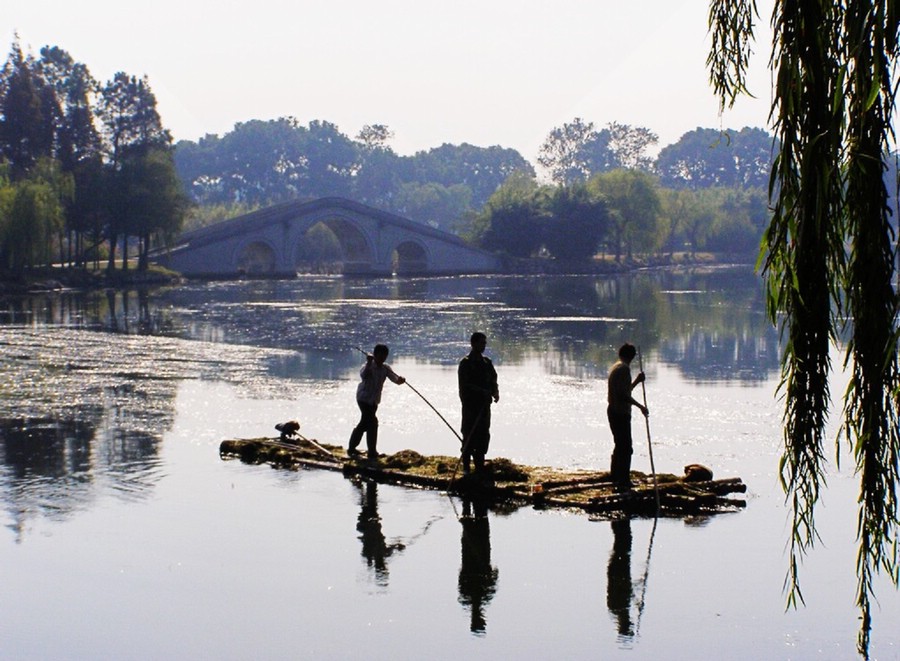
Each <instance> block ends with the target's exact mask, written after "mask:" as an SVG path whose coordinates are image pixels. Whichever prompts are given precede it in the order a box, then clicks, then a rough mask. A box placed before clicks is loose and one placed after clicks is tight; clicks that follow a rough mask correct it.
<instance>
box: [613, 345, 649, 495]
mask: <svg viewBox="0 0 900 661" xmlns="http://www.w3.org/2000/svg"><path fill="white" fill-rule="evenodd" d="M636 355H637V349H635V348H634V345H633V344H629V343H628V342H626V343H625V344H623V345H622V346H621V347H620V348H619V360H618V361H617V362H616V364H615V365H613V366H612V368H611V369H610V370H609V379H608V387H609V390H608V392H607V407H606V416H607V418H608V419H609V428H610V430H611V431H612V434H613V444H614V447H613V453H612V459H611V462H610V467H609V472H610V477H611V478H612V480H613V482H615V483H616V484H618V485H619V486H622V487H630V486H631V454H632V452H633V450H632V447H631V407H632V406H637V407H638V408H639V409H640V410H641V413H643V414H644V415H645V416H647V415H650V411H649V410H648V409H647V407H646V406H644V405H643V404H641V403H640V402H638V401H637V400H636V399H635V398H634V397H632V396H631V391H632V390H633V389H634V387H635V386H636V385H638V384H639V383H642V382H643V381H644V379H645V378H646V377H645V376H644V373H643V372H640V373H639V374H638V375H637V377H635V379H634V381H632V380H631V361H632V360H634V357H635V356H636Z"/></svg>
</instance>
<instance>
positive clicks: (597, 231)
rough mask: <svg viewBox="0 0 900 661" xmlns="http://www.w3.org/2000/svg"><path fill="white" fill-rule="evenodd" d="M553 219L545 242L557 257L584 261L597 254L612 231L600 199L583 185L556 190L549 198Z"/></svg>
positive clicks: (548, 205) (548, 208)
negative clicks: (601, 244)
mask: <svg viewBox="0 0 900 661" xmlns="http://www.w3.org/2000/svg"><path fill="white" fill-rule="evenodd" d="M547 211H548V212H549V214H550V216H551V220H550V223H549V227H548V228H547V231H546V233H545V239H544V243H545V245H546V246H547V249H548V250H549V251H550V254H552V255H553V256H554V257H556V258H557V259H559V260H561V261H566V262H583V261H585V260H588V259H590V258H591V257H593V256H594V255H595V254H596V253H597V248H598V246H599V245H600V241H601V239H603V238H604V237H605V236H606V234H607V231H608V229H609V221H610V215H609V212H608V209H607V206H606V202H605V201H604V200H603V198H602V197H601V196H597V195H593V194H592V193H591V191H590V190H589V189H588V187H587V185H586V184H584V183H577V184H572V185H571V186H566V187H562V186H560V187H557V188H555V189H554V190H553V191H552V192H551V193H550V195H548V197H547Z"/></svg>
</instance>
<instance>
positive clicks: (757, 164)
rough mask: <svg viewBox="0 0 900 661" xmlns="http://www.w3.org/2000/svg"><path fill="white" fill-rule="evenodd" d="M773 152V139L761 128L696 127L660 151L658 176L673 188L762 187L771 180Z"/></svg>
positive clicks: (664, 183)
mask: <svg viewBox="0 0 900 661" xmlns="http://www.w3.org/2000/svg"><path fill="white" fill-rule="evenodd" d="M772 150H773V144H772V137H771V136H770V135H769V134H768V133H766V132H765V131H764V130H762V129H757V128H743V129H741V130H740V131H734V130H731V129H729V130H727V131H724V132H723V131H719V130H716V129H701V128H697V129H694V130H693V131H690V132H688V133H685V134H684V135H682V136H681V138H680V139H679V140H678V142H676V143H675V144H672V145H669V146H667V147H664V148H663V149H662V150H661V151H660V153H659V156H658V157H657V159H656V173H657V174H658V175H659V178H660V183H661V184H662V185H663V186H667V187H670V188H694V189H697V188H708V187H712V186H718V187H726V188H735V187H745V188H762V187H765V186H766V185H767V184H768V181H769V174H770V173H771V169H772V160H773V151H772Z"/></svg>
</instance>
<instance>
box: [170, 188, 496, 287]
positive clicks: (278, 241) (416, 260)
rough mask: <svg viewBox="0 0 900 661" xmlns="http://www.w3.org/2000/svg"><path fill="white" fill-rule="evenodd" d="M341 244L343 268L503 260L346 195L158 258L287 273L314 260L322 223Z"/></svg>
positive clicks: (468, 265) (191, 240)
mask: <svg viewBox="0 0 900 661" xmlns="http://www.w3.org/2000/svg"><path fill="white" fill-rule="evenodd" d="M320 223H321V224H322V225H324V227H326V228H328V230H330V231H331V232H332V233H333V234H334V237H335V238H336V239H337V242H338V243H339V244H340V252H341V256H340V260H339V261H341V262H342V264H343V267H342V270H343V272H344V273H345V274H359V275H391V274H392V273H397V274H456V273H488V272H493V271H497V270H499V268H500V263H499V259H498V258H497V256H496V255H493V254H491V253H489V252H486V251H484V250H480V249H478V248H473V247H471V246H469V245H468V244H466V243H465V242H464V241H463V240H462V239H460V238H459V237H458V236H456V235H454V234H449V233H447V232H443V231H440V230H437V229H434V228H432V227H429V226H427V225H423V224H421V223H417V222H414V221H412V220H409V219H408V218H403V217H402V216H397V215H395V214H392V213H388V212H386V211H381V210H379V209H375V208H372V207H368V206H366V205H364V204H360V203H358V202H353V201H352V200H347V199H344V198H334V197H326V198H320V199H317V200H312V201H306V202H287V203H284V204H279V205H276V206H272V207H268V208H265V209H260V210H258V211H254V212H252V213H249V214H246V215H244V216H238V217H236V218H231V219H229V220H225V221H222V222H219V223H216V224H214V225H210V226H207V227H204V228H201V229H198V230H195V231H192V232H187V233H185V234H183V235H182V236H181V237H180V239H179V240H178V242H177V243H176V245H175V247H174V248H173V249H172V250H170V251H169V252H168V254H167V255H166V256H165V257H161V258H160V260H159V261H160V262H161V263H162V264H164V265H166V266H168V267H169V268H171V269H174V270H175V271H178V272H180V273H182V274H184V275H186V276H194V277H230V276H238V275H271V276H286V275H291V276H292V275H295V274H296V273H297V267H298V264H300V263H301V262H303V261H304V260H305V259H307V258H308V255H307V254H306V253H307V252H308V250H309V248H308V246H309V240H308V238H307V232H309V230H310V229H311V228H313V227H315V226H318V225H319V224H320Z"/></svg>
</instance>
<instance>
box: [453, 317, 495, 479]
mask: <svg viewBox="0 0 900 661" xmlns="http://www.w3.org/2000/svg"><path fill="white" fill-rule="evenodd" d="M470 344H471V345H472V350H471V351H470V352H469V355H468V356H466V357H465V358H463V359H462V360H461V361H459V371H458V375H459V399H460V401H461V402H462V437H463V447H462V462H463V472H464V473H468V472H469V471H470V470H471V460H472V459H474V460H475V470H476V471H480V470H482V469H483V468H484V455H485V454H486V453H487V450H488V444H489V443H490V440H491V401H494V402H498V401H500V390H499V388H498V387H497V371H496V370H495V369H494V364H493V363H492V362H491V359H490V358H487V357H486V356H485V355H484V349H485V347H486V346H487V336H486V335H485V334H484V333H473V334H472V337H471V340H470Z"/></svg>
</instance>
